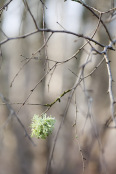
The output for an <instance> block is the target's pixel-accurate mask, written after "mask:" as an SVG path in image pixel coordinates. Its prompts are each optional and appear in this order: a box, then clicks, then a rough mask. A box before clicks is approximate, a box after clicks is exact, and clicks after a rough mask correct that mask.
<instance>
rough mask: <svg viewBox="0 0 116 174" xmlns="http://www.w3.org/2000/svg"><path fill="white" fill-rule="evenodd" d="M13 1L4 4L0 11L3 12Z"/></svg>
mask: <svg viewBox="0 0 116 174" xmlns="http://www.w3.org/2000/svg"><path fill="white" fill-rule="evenodd" d="M12 1H13V0H10V1H8V2H7V3H6V4H4V5H3V6H2V7H1V8H0V11H2V10H4V9H5V8H7V7H8V5H9V4H10V3H11V2H12Z"/></svg>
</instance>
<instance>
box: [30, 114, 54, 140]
mask: <svg viewBox="0 0 116 174" xmlns="http://www.w3.org/2000/svg"><path fill="white" fill-rule="evenodd" d="M55 121H56V120H55V118H53V117H51V116H47V115H46V114H43V115H42V116H40V117H39V116H38V115H36V114H35V115H34V116H33V118H32V123H31V137H36V138H41V139H46V138H47V137H48V135H50V134H51V133H52V131H53V129H54V124H55Z"/></svg>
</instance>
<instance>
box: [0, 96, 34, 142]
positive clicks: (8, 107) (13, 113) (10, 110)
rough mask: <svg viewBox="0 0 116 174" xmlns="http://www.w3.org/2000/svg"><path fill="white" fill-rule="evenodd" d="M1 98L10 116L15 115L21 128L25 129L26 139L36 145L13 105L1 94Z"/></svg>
mask: <svg viewBox="0 0 116 174" xmlns="http://www.w3.org/2000/svg"><path fill="white" fill-rule="evenodd" d="M0 98H1V100H2V102H3V103H5V104H6V107H7V109H8V111H9V113H10V114H9V115H10V116H13V115H14V116H15V118H16V119H17V121H18V123H19V124H20V125H21V127H22V128H23V130H24V132H25V137H27V138H28V139H29V140H30V141H31V143H32V144H33V145H35V143H34V142H33V140H32V139H31V137H30V136H29V134H28V133H27V131H26V128H25V126H24V124H23V123H22V122H21V120H20V119H19V117H18V115H17V114H16V112H15V111H14V109H13V108H12V107H11V105H10V104H9V103H8V101H7V99H6V98H5V97H4V96H3V95H2V94H1V93H0Z"/></svg>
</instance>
